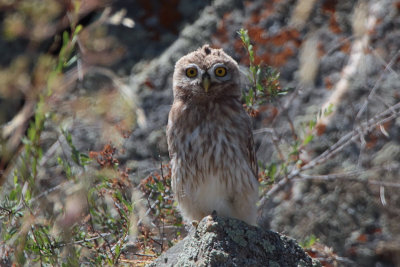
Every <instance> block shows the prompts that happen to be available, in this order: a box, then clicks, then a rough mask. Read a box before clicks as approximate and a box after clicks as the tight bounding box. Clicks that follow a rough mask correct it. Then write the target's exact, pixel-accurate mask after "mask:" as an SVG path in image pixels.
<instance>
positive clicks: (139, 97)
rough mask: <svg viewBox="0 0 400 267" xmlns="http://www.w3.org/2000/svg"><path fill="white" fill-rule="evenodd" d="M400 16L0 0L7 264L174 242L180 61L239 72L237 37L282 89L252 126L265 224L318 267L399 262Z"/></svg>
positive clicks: (231, 1) (128, 1) (125, 255)
mask: <svg viewBox="0 0 400 267" xmlns="http://www.w3.org/2000/svg"><path fill="white" fill-rule="evenodd" d="M399 13H400V1H396V0H370V1H368V0H359V1H344V0H323V1H315V0H304V1H295V0H274V1H262V0H253V1H250V0H249V1H237V0H214V1H204V0H193V1H184V0H162V1H155V0H146V1H142V0H136V1H134V0H114V1H112V0H81V1H78V0H76V1H73V0H63V1H57V0H18V1H17V0H14V1H13V0H0V25H1V29H0V31H1V32H0V51H1V56H0V157H1V158H0V177H1V178H0V182H1V192H0V195H1V200H0V210H1V213H0V214H1V217H0V218H1V222H2V225H1V229H0V230H1V235H2V241H1V243H0V247H1V248H0V256H1V261H2V263H1V264H2V265H4V266H8V265H11V264H12V263H17V264H19V265H27V266H33V265H35V264H36V265H42V264H50V265H57V264H60V265H61V263H65V264H72V265H74V264H78V263H80V264H88V265H90V264H94V265H98V264H104V263H105V262H106V263H107V264H111V265H118V264H121V265H124V264H125V265H133V266H140V265H143V264H145V263H148V262H150V261H151V260H152V259H154V258H155V257H156V256H157V255H159V254H160V253H161V252H162V251H164V250H165V249H167V248H168V247H170V246H172V245H173V244H174V243H176V242H177V241H178V240H180V239H182V238H183V237H184V236H185V234H186V230H185V227H184V226H183V225H182V221H181V218H180V216H179V213H178V212H177V211H176V210H175V205H174V203H173V198H172V195H171V192H170V188H169V186H170V173H169V167H168V162H169V159H168V151H167V143H166V137H165V126H166V124H167V116H168V112H169V109H170V106H171V104H172V73H173V69H174V64H175V62H176V61H177V60H178V59H179V58H180V57H181V56H183V55H185V54H187V53H189V52H191V51H193V50H195V49H197V48H198V47H200V46H202V45H203V44H206V43H208V44H210V45H211V46H213V47H218V48H223V49H224V50H225V51H226V52H227V53H228V54H230V55H231V56H232V57H233V58H234V59H235V60H237V61H238V63H239V64H240V66H241V68H242V69H243V72H244V73H246V71H247V69H248V67H249V64H251V61H250V60H249V56H248V54H247V50H246V47H245V46H244V45H243V42H242V40H241V39H240V37H239V34H238V31H239V30H240V29H241V28H243V29H245V30H247V33H248V36H249V37H250V40H251V43H252V45H253V49H254V53H255V59H254V62H253V63H254V64H257V65H260V66H267V65H268V66H271V67H273V68H274V69H276V70H277V71H279V73H280V76H279V85H280V87H282V88H292V89H291V90H289V92H288V93H287V94H285V95H284V96H280V97H269V98H267V99H266V101H264V102H263V103H258V104H257V105H255V106H254V112H253V113H252V117H253V121H254V135H255V141H256V148H257V157H258V160H259V165H260V174H259V178H260V182H261V188H260V196H261V197H260V199H261V201H260V218H259V224H260V227H264V228H266V229H271V230H274V231H278V232H281V233H283V234H286V235H288V236H290V237H293V238H295V239H297V240H298V242H299V243H301V244H302V246H303V248H305V249H306V250H307V251H308V252H309V253H310V255H311V256H313V257H316V258H318V259H320V260H321V262H322V263H323V265H324V266H400V177H399V169H400V134H399V133H400V120H399V113H400V102H399V101H400V76H399V75H400V73H399V69H400V16H399ZM246 79H247V78H246V77H245V75H244V80H246ZM243 89H244V91H245V92H246V90H247V91H248V90H249V85H248V84H246V83H244V85H243ZM55 255H58V256H55Z"/></svg>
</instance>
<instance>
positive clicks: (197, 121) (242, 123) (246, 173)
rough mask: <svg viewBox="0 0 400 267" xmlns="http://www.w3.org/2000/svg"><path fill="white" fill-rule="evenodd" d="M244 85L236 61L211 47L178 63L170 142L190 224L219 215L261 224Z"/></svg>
mask: <svg viewBox="0 0 400 267" xmlns="http://www.w3.org/2000/svg"><path fill="white" fill-rule="evenodd" d="M239 81H240V73H239V68H238V64H237V63H236V61H235V60H233V59H232V58H231V57H230V56H228V55H227V54H226V53H225V52H224V51H223V50H222V49H214V48H211V47H210V46H209V45H204V46H203V47H202V48H199V49H198V50H196V51H194V52H192V53H189V54H187V55H186V56H183V57H182V58H181V59H179V60H178V62H177V63H176V65H175V70H174V75H173V95H174V102H173V105H172V107H171V111H170V113H169V117H168V125H167V141H168V150H169V155H170V158H171V171H172V190H173V192H174V195H175V198H176V200H177V202H178V208H179V210H180V211H181V213H182V216H183V218H184V219H185V220H186V221H191V220H197V221H200V220H201V219H202V218H203V217H205V216H207V215H210V214H212V213H213V212H214V211H215V212H216V213H217V214H218V215H221V216H224V217H231V218H237V219H240V220H242V221H245V222H246V223H248V224H251V225H255V224H256V218H257V208H256V202H257V199H258V180H257V160H256V156H255V151H254V147H253V136H252V130H251V122H250V118H249V116H248V115H247V113H246V111H245V110H244V108H243V106H242V104H241V101H240V99H241V95H242V93H241V87H240V82H239Z"/></svg>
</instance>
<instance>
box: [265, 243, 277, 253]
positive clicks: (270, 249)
mask: <svg viewBox="0 0 400 267" xmlns="http://www.w3.org/2000/svg"><path fill="white" fill-rule="evenodd" d="M262 246H263V248H264V250H265V251H267V252H268V253H270V254H271V253H273V252H274V250H275V249H276V248H275V246H274V245H272V244H271V243H270V242H269V241H268V240H263V241H262Z"/></svg>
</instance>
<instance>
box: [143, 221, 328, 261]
mask: <svg viewBox="0 0 400 267" xmlns="http://www.w3.org/2000/svg"><path fill="white" fill-rule="evenodd" d="M147 266H148V267H159V266H276V267H278V266H281V267H284V266H288V267H291V266H310V267H311V266H321V265H320V264H319V262H317V261H314V260H313V259H311V257H310V256H308V254H307V253H306V252H304V250H303V249H302V248H301V247H300V246H299V245H298V244H297V242H296V241H295V240H294V239H291V238H289V237H286V236H284V235H281V234H279V233H276V232H273V231H269V230H264V229H261V228H259V227H256V226H250V225H248V224H246V223H245V222H242V221H239V220H237V219H232V218H224V217H220V216H217V215H210V216H207V217H205V218H203V220H201V222H200V223H199V224H198V226H197V227H196V228H195V229H192V231H191V232H190V234H189V235H188V236H187V237H186V238H184V239H183V240H182V241H180V242H178V243H177V244H176V245H174V246H173V247H171V248H170V249H169V250H167V251H166V252H164V253H163V254H162V255H161V256H160V257H158V258H157V259H156V260H155V261H154V262H152V263H151V264H149V265H147Z"/></svg>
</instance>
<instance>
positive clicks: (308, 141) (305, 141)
mask: <svg viewBox="0 0 400 267" xmlns="http://www.w3.org/2000/svg"><path fill="white" fill-rule="evenodd" d="M313 139H314V135H312V134H309V135H307V136H306V138H304V141H303V145H307V144H308V143H310V142H311V141H312V140H313Z"/></svg>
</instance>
